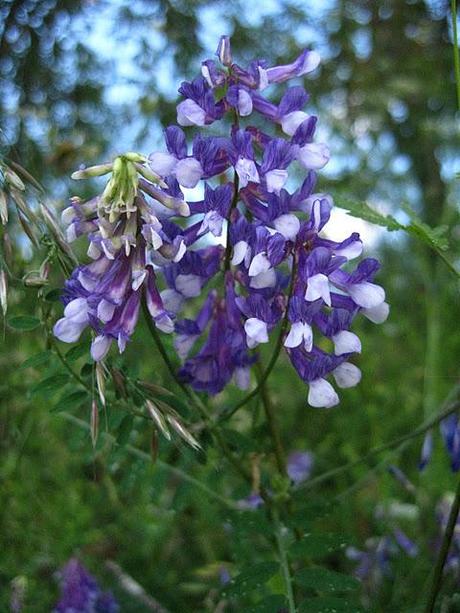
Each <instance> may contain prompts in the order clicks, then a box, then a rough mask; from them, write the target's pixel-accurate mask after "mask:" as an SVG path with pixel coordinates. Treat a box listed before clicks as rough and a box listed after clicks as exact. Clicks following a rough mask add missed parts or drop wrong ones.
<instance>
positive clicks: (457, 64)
mask: <svg viewBox="0 0 460 613" xmlns="http://www.w3.org/2000/svg"><path fill="white" fill-rule="evenodd" d="M451 8H452V34H453V39H454V40H453V43H454V70H455V83H456V85H457V106H458V109H459V110H460V57H459V51H458V31H457V0H451Z"/></svg>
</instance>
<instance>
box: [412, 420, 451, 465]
mask: <svg viewBox="0 0 460 613" xmlns="http://www.w3.org/2000/svg"><path fill="white" fill-rule="evenodd" d="M439 430H440V433H441V438H442V440H443V442H444V446H445V448H446V451H447V454H448V456H449V459H450V467H451V469H452V471H453V472H458V470H459V469H460V421H459V417H458V415H457V414H455V413H453V414H451V415H449V416H448V417H446V418H445V419H443V420H442V421H441V423H440V424H439ZM433 447H434V440H433V429H431V430H428V432H427V433H426V435H425V439H424V441H423V445H422V450H421V454H420V462H419V469H420V470H424V469H425V468H426V466H427V465H428V463H429V461H430V460H431V456H432V454H433Z"/></svg>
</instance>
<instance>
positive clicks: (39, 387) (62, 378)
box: [32, 375, 70, 394]
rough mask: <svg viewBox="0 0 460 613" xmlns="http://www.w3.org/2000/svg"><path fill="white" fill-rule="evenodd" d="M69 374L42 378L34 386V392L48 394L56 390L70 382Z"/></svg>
mask: <svg viewBox="0 0 460 613" xmlns="http://www.w3.org/2000/svg"><path fill="white" fill-rule="evenodd" d="M69 379H70V377H69V375H52V376H51V377H47V378H46V379H42V381H39V382H38V383H37V384H36V385H34V387H33V388H32V394H46V393H48V392H54V391H56V390H58V389H60V388H62V387H64V385H66V384H67V383H68V382H69Z"/></svg>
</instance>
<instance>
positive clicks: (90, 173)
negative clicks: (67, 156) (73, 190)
mask: <svg viewBox="0 0 460 613" xmlns="http://www.w3.org/2000/svg"><path fill="white" fill-rule="evenodd" d="M112 167H113V164H112V162H110V163H108V164H97V165H96V166H89V167H88V168H80V169H79V170H76V171H75V172H73V173H72V174H71V175H70V176H71V177H72V179H75V180H76V181H79V180H80V179H89V178H90V177H102V176H103V175H106V174H108V173H109V172H111V170H112Z"/></svg>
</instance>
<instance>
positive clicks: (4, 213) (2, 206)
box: [0, 189, 8, 226]
mask: <svg viewBox="0 0 460 613" xmlns="http://www.w3.org/2000/svg"><path fill="white" fill-rule="evenodd" d="M0 220H1V222H2V224H3V225H4V226H6V224H7V223H8V199H7V197H6V193H5V192H4V191H3V190H2V189H0Z"/></svg>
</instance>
